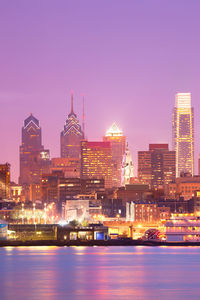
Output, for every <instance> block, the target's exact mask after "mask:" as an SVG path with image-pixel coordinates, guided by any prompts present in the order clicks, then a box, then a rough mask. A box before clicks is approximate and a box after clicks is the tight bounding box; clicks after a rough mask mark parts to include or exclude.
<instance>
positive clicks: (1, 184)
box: [0, 163, 10, 199]
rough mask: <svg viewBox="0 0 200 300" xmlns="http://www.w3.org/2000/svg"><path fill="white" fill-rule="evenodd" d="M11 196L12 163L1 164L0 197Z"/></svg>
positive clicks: (6, 197)
mask: <svg viewBox="0 0 200 300" xmlns="http://www.w3.org/2000/svg"><path fill="white" fill-rule="evenodd" d="M8 198H10V164H8V163H6V164H0V199H8Z"/></svg>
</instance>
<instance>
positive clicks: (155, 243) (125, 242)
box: [0, 240, 200, 247]
mask: <svg viewBox="0 0 200 300" xmlns="http://www.w3.org/2000/svg"><path fill="white" fill-rule="evenodd" d="M20 246H23V247H26V246H27V247H28V246H31V247H33V246H57V247H64V246H65V247H72V246H77V247H78V246H82V247H83V246H85V247H93V246H150V247H158V246H171V247H173V246H175V247H177V246H200V242H160V241H141V240H108V241H99V240H92V241H77V240H75V241H57V240H43V241H8V240H1V241H0V247H20Z"/></svg>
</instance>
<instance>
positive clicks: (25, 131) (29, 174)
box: [19, 114, 50, 186]
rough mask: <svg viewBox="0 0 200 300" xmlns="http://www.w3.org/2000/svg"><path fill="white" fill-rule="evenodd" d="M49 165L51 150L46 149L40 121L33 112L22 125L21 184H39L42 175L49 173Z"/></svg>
mask: <svg viewBox="0 0 200 300" xmlns="http://www.w3.org/2000/svg"><path fill="white" fill-rule="evenodd" d="M49 167H50V158H49V150H45V149H44V146H43V145H42V134H41V127H40V125H39V121H38V120H37V119H36V118H35V117H34V116H33V115H32V114H31V115H30V116H29V117H28V118H27V119H26V120H25V121H24V126H23V127H22V144H21V146H20V177H19V184H20V185H23V186H27V185H30V184H39V183H40V177H41V175H42V174H43V173H48V172H49Z"/></svg>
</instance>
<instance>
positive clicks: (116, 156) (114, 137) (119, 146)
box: [103, 123, 126, 187]
mask: <svg viewBox="0 0 200 300" xmlns="http://www.w3.org/2000/svg"><path fill="white" fill-rule="evenodd" d="M103 141H104V142H110V143H111V147H112V185H113V186H114V187H118V186H120V185H121V172H122V160H123V155H124V152H125V145H126V137H125V136H123V132H122V131H121V130H120V129H119V128H118V127H117V125H116V124H115V123H113V124H112V126H111V127H110V128H109V130H108V131H107V132H106V136H104V137H103Z"/></svg>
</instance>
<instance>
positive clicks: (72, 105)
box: [71, 91, 74, 114]
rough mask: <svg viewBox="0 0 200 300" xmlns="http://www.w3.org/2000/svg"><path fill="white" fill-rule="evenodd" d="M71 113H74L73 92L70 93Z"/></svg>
mask: <svg viewBox="0 0 200 300" xmlns="http://www.w3.org/2000/svg"><path fill="white" fill-rule="evenodd" d="M71 114H74V92H73V91H72V93H71Z"/></svg>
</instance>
